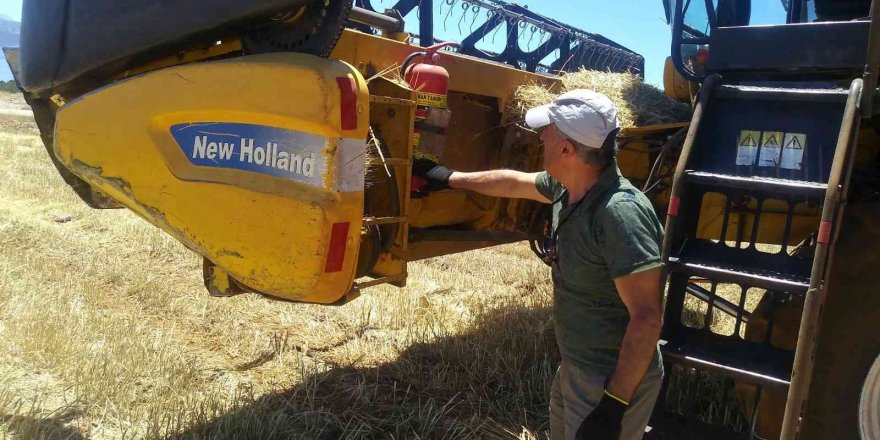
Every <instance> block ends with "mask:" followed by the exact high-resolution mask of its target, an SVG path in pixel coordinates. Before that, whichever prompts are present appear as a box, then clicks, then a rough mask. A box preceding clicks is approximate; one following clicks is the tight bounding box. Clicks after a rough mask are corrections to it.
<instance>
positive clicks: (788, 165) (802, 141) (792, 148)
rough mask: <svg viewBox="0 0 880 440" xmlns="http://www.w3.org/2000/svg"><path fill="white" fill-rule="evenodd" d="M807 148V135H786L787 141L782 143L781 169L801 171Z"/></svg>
mask: <svg viewBox="0 0 880 440" xmlns="http://www.w3.org/2000/svg"><path fill="white" fill-rule="evenodd" d="M806 148H807V135H806V134H803V133H785V139H784V140H783V141H782V161H781V163H780V164H779V167H780V168H784V169H787V170H799V169H801V164H802V163H803V160H804V150H806Z"/></svg>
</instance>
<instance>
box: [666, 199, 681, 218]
mask: <svg viewBox="0 0 880 440" xmlns="http://www.w3.org/2000/svg"><path fill="white" fill-rule="evenodd" d="M680 203H681V199H680V198H678V196H672V197H670V198H669V209H668V210H667V211H666V213H667V214H669V215H670V216H672V217H678V205H679V204H680Z"/></svg>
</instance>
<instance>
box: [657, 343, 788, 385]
mask: <svg viewBox="0 0 880 440" xmlns="http://www.w3.org/2000/svg"><path fill="white" fill-rule="evenodd" d="M679 337H680V338H681V339H680V340H678V341H660V344H661V345H660V351H661V352H662V353H663V360H664V361H668V362H672V363H676V364H681V365H685V366H689V367H693V368H698V369H701V370H707V371H713V372H715V373H719V374H721V375H724V376H727V377H732V378H734V379H738V380H742V381H745V382H748V383H751V384H755V385H761V386H768V387H774V388H782V389H785V388H787V387H788V386H789V385H790V383H791V367H792V364H793V363H794V352H791V351H786V350H781V349H778V348H775V347H773V346H771V345H770V344H767V343H754V344H743V343H742V341H741V340H740V339H739V335H732V336H720V335H714V334H707V333H705V332H702V331H700V330H695V329H688V331H686V332H684V333H682V334H680V335H679Z"/></svg>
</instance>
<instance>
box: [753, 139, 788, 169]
mask: <svg viewBox="0 0 880 440" xmlns="http://www.w3.org/2000/svg"><path fill="white" fill-rule="evenodd" d="M783 136H785V133H783V132H781V131H765V132H764V133H763V135H762V136H761V156H760V157H759V158H758V166H759V167H772V168H776V167H777V166H778V165H779V153H780V152H781V151H782V138H783Z"/></svg>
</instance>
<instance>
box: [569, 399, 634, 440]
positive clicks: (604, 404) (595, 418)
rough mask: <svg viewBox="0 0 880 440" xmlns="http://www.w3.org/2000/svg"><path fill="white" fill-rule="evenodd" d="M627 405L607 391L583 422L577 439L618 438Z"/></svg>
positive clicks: (604, 439)
mask: <svg viewBox="0 0 880 440" xmlns="http://www.w3.org/2000/svg"><path fill="white" fill-rule="evenodd" d="M626 407H627V405H626V404H625V403H623V402H622V401H620V400H618V399H615V398H614V397H611V396H610V395H608V392H606V393H605V394H604V395H603V396H602V399H600V400H599V404H598V405H596V408H594V409H593V412H591V413H590V414H589V415H588V416H587V418H585V419H584V421H583V422H581V426H580V428H578V430H577V434H575V437H574V438H575V440H618V439H619V438H620V430H621V426H622V425H623V414H624V413H625V412H626Z"/></svg>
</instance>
